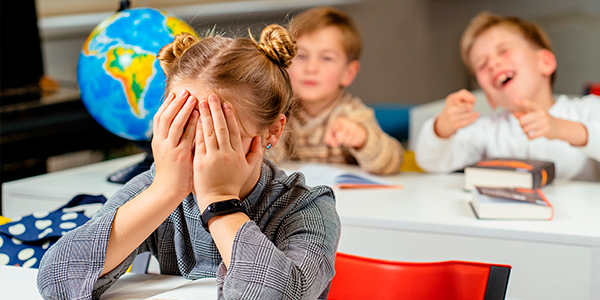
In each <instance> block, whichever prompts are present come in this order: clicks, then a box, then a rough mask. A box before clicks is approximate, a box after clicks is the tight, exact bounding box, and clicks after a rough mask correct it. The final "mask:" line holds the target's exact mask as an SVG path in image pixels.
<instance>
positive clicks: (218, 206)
mask: <svg viewBox="0 0 600 300" xmlns="http://www.w3.org/2000/svg"><path fill="white" fill-rule="evenodd" d="M241 206H242V202H241V201H239V200H228V201H220V202H215V203H212V204H211V205H209V208H210V211H212V212H217V211H224V210H230V209H232V208H238V207H241Z"/></svg>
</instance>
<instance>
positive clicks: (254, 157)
mask: <svg viewBox="0 0 600 300" xmlns="http://www.w3.org/2000/svg"><path fill="white" fill-rule="evenodd" d="M262 158H263V148H262V137H261V136H256V137H254V138H253V139H252V145H250V152H248V155H246V161H247V162H248V165H251V166H255V165H257V164H258V163H259V162H261V161H262Z"/></svg>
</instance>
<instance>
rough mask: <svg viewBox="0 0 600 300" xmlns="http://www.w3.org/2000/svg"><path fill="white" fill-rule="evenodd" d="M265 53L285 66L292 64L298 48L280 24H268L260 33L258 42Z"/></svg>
mask: <svg viewBox="0 0 600 300" xmlns="http://www.w3.org/2000/svg"><path fill="white" fill-rule="evenodd" d="M258 48H260V49H261V50H262V51H263V52H265V54H266V55H267V56H268V57H269V58H270V59H271V60H273V61H274V62H276V63H277V64H279V65H280V66H282V67H284V68H287V67H289V66H290V65H291V64H292V58H294V56H296V53H297V52H298V48H297V47H296V41H294V39H293V38H292V35H291V34H290V33H289V32H288V31H287V30H286V29H285V28H283V27H282V26H280V25H276V24H273V25H269V26H267V27H265V29H263V31H262V33H261V34H260V43H259V44H258Z"/></svg>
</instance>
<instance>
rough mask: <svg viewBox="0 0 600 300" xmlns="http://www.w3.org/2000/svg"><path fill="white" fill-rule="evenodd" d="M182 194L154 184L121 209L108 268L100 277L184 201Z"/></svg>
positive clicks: (108, 253)
mask: <svg viewBox="0 0 600 300" xmlns="http://www.w3.org/2000/svg"><path fill="white" fill-rule="evenodd" d="M182 200H183V199H182V198H181V197H178V196H175V195H170V194H169V191H168V189H162V188H160V187H156V186H153V185H151V186H150V187H148V189H146V190H145V191H143V192H142V193H140V194H139V195H137V196H136V197H135V198H133V199H131V200H130V201H129V202H127V203H125V204H124V205H123V206H121V207H120V208H118V209H117V212H116V214H115V217H114V220H113V224H112V228H111V232H110V237H109V240H108V246H107V248H106V259H105V263H104V269H103V270H102V273H101V274H100V276H103V275H104V274H106V273H108V272H110V271H112V270H113V269H114V268H115V267H117V266H118V265H119V264H120V263H121V262H123V260H124V259H125V258H127V256H129V254H130V253H131V252H132V251H133V250H135V249H136V248H137V247H138V246H139V245H140V244H141V243H142V242H143V241H144V240H146V239H147V238H148V236H150V234H151V233H152V232H154V230H156V228H158V226H159V225H160V224H162V223H163V222H164V220H165V219H166V218H167V217H168V216H169V215H170V214H171V213H172V212H173V210H175V208H176V207H177V206H178V205H179V203H181V201H182Z"/></svg>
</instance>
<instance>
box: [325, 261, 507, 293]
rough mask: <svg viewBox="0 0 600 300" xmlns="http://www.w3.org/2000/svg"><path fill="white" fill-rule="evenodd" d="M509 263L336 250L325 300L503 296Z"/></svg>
mask: <svg viewBox="0 0 600 300" xmlns="http://www.w3.org/2000/svg"><path fill="white" fill-rule="evenodd" d="M510 269H511V266H509V265H498V264H487V263H478V262H466V261H443V262H431V263H414V262H396V261H388V260H380V259H373V258H366V257H360V256H355V255H349V254H345V253H339V252H338V253H337V255H336V259H335V277H333V280H332V282H331V288H330V290H329V297H328V299H329V300H352V299H377V300H384V299H408V300H410V299H419V300H421V299H424V300H428V299H443V300H454V299H461V300H462V299H465V300H467V299H468V300H472V299H475V300H496V299H504V297H505V295H506V288H507V286H508V276H509V275H510Z"/></svg>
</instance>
